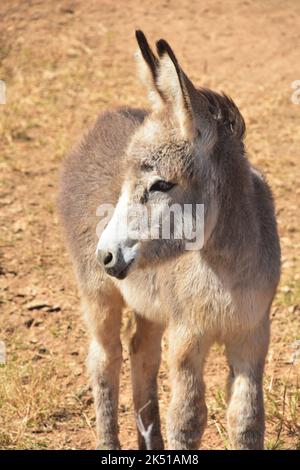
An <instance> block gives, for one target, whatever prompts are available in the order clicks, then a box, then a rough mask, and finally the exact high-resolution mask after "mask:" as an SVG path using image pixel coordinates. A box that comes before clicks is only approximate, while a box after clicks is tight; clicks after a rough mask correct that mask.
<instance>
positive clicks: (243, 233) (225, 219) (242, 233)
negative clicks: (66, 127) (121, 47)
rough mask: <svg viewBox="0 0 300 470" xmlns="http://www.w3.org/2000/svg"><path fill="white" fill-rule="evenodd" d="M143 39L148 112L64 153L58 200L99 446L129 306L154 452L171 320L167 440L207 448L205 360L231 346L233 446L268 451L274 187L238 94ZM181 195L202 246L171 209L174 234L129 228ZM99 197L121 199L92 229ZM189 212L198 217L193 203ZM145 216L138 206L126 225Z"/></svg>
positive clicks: (111, 419) (107, 435) (100, 125)
mask: <svg viewBox="0 0 300 470" xmlns="http://www.w3.org/2000/svg"><path fill="white" fill-rule="evenodd" d="M136 37H137V42H138V45H139V51H138V53H137V61H138V66H139V72H140V75H141V79H142V80H143V82H144V83H145V85H146V87H147V89H148V92H149V97H150V102H151V111H149V112H148V111H144V110H139V109H131V108H121V109H117V110H115V111H108V112H105V113H103V114H101V115H100V117H99V118H98V120H97V122H96V124H95V126H94V128H93V129H92V130H91V131H90V132H89V133H88V134H87V135H86V136H85V137H84V138H83V140H81V142H80V143H79V145H78V146H77V147H75V148H74V149H73V151H72V152H71V154H70V155H69V156H68V157H67V159H66V161H65V164H64V170H63V174H62V181H61V188H60V196H59V207H60V213H61V218H62V221H63V224H64V227H65V230H66V236H67V243H68V246H69V249H70V253H71V256H72V259H73V262H74V265H75V269H76V273H77V279H78V284H79V287H80V292H81V298H82V304H83V308H84V312H85V317H86V320H87V324H88V327H89V330H90V333H91V347H90V354H89V361H88V363H89V369H90V373H91V376H92V383H93V393H94V398H95V405H96V421H97V432H98V447H99V448H106V449H118V448H120V443H119V439H118V424H117V410H118V394H119V375H120V368H121V364H122V347H121V341H120V326H121V314H122V310H123V309H124V307H128V308H130V309H131V310H132V311H134V315H135V319H136V330H135V332H134V334H132V337H131V339H130V358H131V371H132V386H133V400H134V408H135V411H136V412H138V411H139V410H140V409H142V408H144V409H143V413H142V421H143V424H144V426H145V428H147V427H149V426H151V436H150V437H151V448H152V449H162V448H163V439H162V435H161V429H160V417H159V406H158V393H157V373H158V369H159V365H160V356H161V339H162V335H163V332H164V330H165V328H167V330H168V337H169V348H168V357H169V371H170V379H171V385H172V398H171V403H170V405H169V410H168V414H167V446H168V449H197V448H198V447H199V445H200V440H201V436H202V434H203V431H204V428H205V425H206V420H207V408H206V404H205V385H204V382H203V368H204V362H205V358H206V356H207V353H208V351H209V348H210V346H211V345H212V344H213V343H214V342H218V343H220V344H224V346H225V351H226V357H227V360H228V365H229V370H230V372H229V378H228V387H227V388H228V412H227V421H228V433H229V437H230V441H231V445H232V448H235V449H262V448H263V446H264V405H263V388H262V381H263V370H264V363H265V357H266V353H267V350H268V344H269V312H270V307H271V303H272V300H273V297H274V295H275V292H276V287H277V284H278V282H279V277H280V246H279V240H278V234H277V227H276V220H275V215H274V206H273V201H272V195H271V191H270V189H269V187H268V185H267V183H266V182H265V180H264V178H263V177H262V175H261V174H260V173H259V172H258V171H257V170H256V169H254V168H253V167H252V166H251V164H250V163H249V161H248V159H247V157H246V154H245V148H244V144H243V138H244V133H245V123H244V120H243V117H242V116H241V114H240V112H239V110H238V108H237V107H236V105H235V104H234V103H233V101H232V100H231V99H230V98H228V97H227V96H225V95H220V94H217V93H215V92H212V91H210V90H207V89H198V88H196V87H195V86H194V85H193V84H192V82H191V81H190V80H189V78H188V77H187V76H186V74H185V73H184V71H183V70H182V68H181V67H180V65H179V63H178V61H177V59H176V57H175V55H174V53H173V51H172V49H171V48H170V46H169V45H168V43H167V42H166V41H164V40H160V41H158V42H157V43H156V48H157V55H156V54H154V53H153V51H152V50H151V49H150V47H149V44H148V42H147V40H146V38H145V36H144V34H143V33H142V32H141V31H137V32H136ZM186 203H188V204H192V205H193V204H194V205H195V204H198V203H199V204H203V205H204V216H203V217H204V235H203V246H202V248H201V249H200V248H199V249H194V250H191V249H186V246H187V242H188V241H190V240H187V238H186V239H185V238H184V237H182V238H181V239H179V238H178V239H177V238H175V237H174V236H172V234H174V226H175V225H176V223H177V222H176V220H177V219H174V221H173V223H172V224H171V225H172V227H171V233H170V237H169V238H167V237H165V238H163V237H162V236H159V237H156V238H155V239H154V238H151V237H148V238H144V237H130V236H127V237H126V236H121V232H122V230H120V226H121V220H122V218H123V215H124V213H125V212H126V211H127V209H128V207H129V206H130V205H132V204H138V205H140V206H142V207H144V208H146V209H149V210H150V209H151V208H154V207H155V211H156V213H157V212H158V213H159V214H163V213H164V211H165V209H166V208H167V207H170V206H171V205H172V204H177V206H179V207H183V205H184V204H186ZM101 204H111V205H113V206H114V208H115V209H114V212H113V214H112V217H111V218H110V220H109V221H108V223H107V225H106V226H103V228H102V229H101V230H100V233H99V230H98V235H99V237H98V235H97V233H96V232H97V224H98V223H99V217H98V216H97V215H96V212H97V208H98V207H99V205H101ZM191 213H192V218H193V221H195V218H196V211H195V210H192V212H191ZM137 218H138V216H137V217H136V218H135V217H134V216H131V218H130V222H128V224H129V226H131V225H132V224H133V226H136V224H137ZM149 220H150V216H149ZM158 220H160V221H162V217H161V218H159V219H158ZM146 404H147V406H145V405H146ZM138 441H139V448H140V449H143V448H145V447H146V442H145V437H144V435H143V433H141V432H140V430H139V429H138Z"/></svg>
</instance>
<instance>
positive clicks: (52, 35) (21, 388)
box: [0, 0, 300, 449]
mask: <svg viewBox="0 0 300 470" xmlns="http://www.w3.org/2000/svg"><path fill="white" fill-rule="evenodd" d="M152 4H153V5H152V9H151V10H150V9H149V7H148V6H147V5H146V4H143V3H142V2H137V1H134V0H128V1H127V2H126V3H125V2H121V1H117V2H111V1H108V0H101V2H99V1H96V0H90V1H89V3H88V7H87V6H86V5H87V4H86V2H83V1H82V0H77V1H72V2H70V1H52V2H38V1H31V2H21V1H19V0H13V1H8V0H2V2H1V6H0V15H1V16H3V18H2V32H1V39H0V79H2V80H5V82H6V85H7V104H6V105H5V106H1V107H0V135H1V139H0V168H1V182H0V191H1V198H0V205H1V213H0V217H1V235H0V244H1V255H0V287H1V299H0V305H1V316H0V339H1V340H3V341H5V343H6V346H7V364H6V365H5V366H1V367H0V429H1V432H0V448H2V449H25V448H32V449H41V448H49V449H53V448H59V449H62V448H64V449H71V448H93V447H94V443H95V436H94V411H93V405H92V399H91V392H90V389H89V387H88V381H87V378H86V375H85V364H84V363H85V355H86V350H87V338H86V333H85V330H84V327H83V324H82V320H81V316H80V312H79V302H78V297H77V293H76V286H75V283H74V280H73V275H72V270H71V267H70V263H69V260H68V257H67V255H66V253H65V251H64V248H63V243H62V240H61V234H60V230H59V226H58V223H57V216H56V211H55V194H56V184H57V175H58V168H59V164H60V161H61V159H62V157H63V155H64V154H65V153H66V151H67V150H68V148H69V147H70V145H71V143H72V142H74V141H75V140H76V139H77V138H78V136H79V135H80V134H81V132H82V130H83V129H84V128H86V127H87V126H88V125H90V124H91V123H92V122H93V121H94V119H95V117H96V115H97V113H98V111H99V110H101V109H104V108H107V107H111V106H115V105H119V104H127V105H135V106H144V105H145V104H146V99H145V96H144V92H143V88H142V86H141V85H139V84H138V83H137V80H136V78H135V73H134V68H133V60H132V54H133V51H134V49H135V45H134V39H133V30H134V28H135V27H136V26H139V27H141V28H144V29H145V31H146V32H148V34H149V35H150V38H151V40H155V39H158V38H159V37H160V36H161V35H164V36H166V38H167V39H169V40H170V42H171V43H172V45H173V46H174V48H175V50H176V52H177V55H178V57H179V58H182V62H183V65H184V67H185V69H186V70H187V71H188V72H189V73H190V74H191V76H192V78H193V79H194V80H195V81H196V82H197V83H199V84H200V83H201V84H202V85H204V86H211V87H213V88H215V89H217V90H220V89H223V90H224V91H226V92H227V93H229V94H231V95H232V96H233V98H234V99H236V101H237V103H238V105H239V106H240V107H241V110H242V112H243V114H244V115H245V117H246V122H247V125H248V137H247V145H248V149H249V153H250V155H251V160H252V161H253V162H254V163H255V164H257V165H258V166H259V167H260V168H261V169H263V170H264V171H265V173H266V174H267V176H268V179H269V181H270V184H271V186H272V188H273V190H274V194H275V199H276V207H277V214H278V223H279V230H280V235H281V242H282V251H283V268H282V281H281V284H280V288H279V291H278V295H277V297H276V301H275V303H274V306H273V309H272V322H273V325H272V342H271V347H270V352H269V356H268V362H267V367H266V375H265V397H266V418H267V432H266V445H267V448H268V449H299V448H300V438H299V435H300V428H299V427H300V423H299V414H300V412H299V408H300V407H299V395H300V389H299V363H297V362H296V361H295V363H294V364H292V363H291V362H292V355H293V350H292V346H291V345H292V344H293V343H294V342H295V340H299V338H300V337H299V331H300V320H299V312H300V274H299V273H300V260H299V248H300V236H299V225H298V214H297V210H298V203H299V195H300V189H299V181H300V177H299V164H298V159H299V140H300V126H299V114H300V106H296V105H292V104H291V101H290V95H291V87H290V84H291V82H292V81H294V80H296V79H299V78H300V77H299V69H298V71H297V70H296V69H295V66H296V64H298V53H299V51H297V48H296V47H295V44H297V40H299V28H297V18H299V13H300V5H299V4H298V3H297V2H294V1H292V0H288V1H283V0H282V1H281V0H270V1H269V2H265V3H262V2H260V1H254V2H251V3H250V2H247V1H245V2H244V1H241V0H229V1H228V2H225V3H224V2H222V1H221V0H215V1H213V0H210V1H209V2H205V5H204V4H203V5H202V3H201V5H200V4H199V5H196V4H194V2H189V1H187V0H181V1H178V2H176V5H175V2H170V1H167V0H165V1H164V2H158V1H156V0H154V3H153V2H152ZM196 16H197V18H198V21H197V22H195V17H196ZM178 31H180V34H178ZM233 72H235V73H233ZM297 74H298V75H297ZM41 304H46V305H48V307H47V306H44V307H41V306H40V305H41ZM164 351H165V347H164ZM225 376H226V364H225V361H224V359H223V358H222V350H221V349H220V348H217V347H215V348H214V349H213V351H212V352H211V354H210V357H209V360H208V362H207V368H206V377H207V380H206V381H207V402H208V408H209V420H208V428H207V431H206V433H205V436H204V439H203V448H205V449H211V448H224V447H226V448H228V446H229V444H228V438H227V433H226V426H225V409H226V403H225V395H224V383H225ZM168 399H169V386H168V380H167V367H166V361H165V358H164V360H163V363H162V368H161V372H160V403H161V409H162V416H163V417H164V416H165V412H166V407H167V403H168ZM131 405H132V404H131V390H130V381H129V360H128V353H127V351H126V349H125V354H124V365H123V371H122V381H121V397H120V411H119V413H120V425H121V426H120V427H121V441H122V444H123V447H124V448H135V446H136V438H135V431H134V417H133V412H132V406H131Z"/></svg>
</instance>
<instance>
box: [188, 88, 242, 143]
mask: <svg viewBox="0 0 300 470" xmlns="http://www.w3.org/2000/svg"><path fill="white" fill-rule="evenodd" d="M197 91H198V93H199V94H200V96H201V97H202V99H204V100H205V101H206V103H207V106H208V112H209V114H210V115H211V117H212V119H215V120H216V121H217V122H218V124H219V125H220V126H221V127H222V128H223V129H224V130H225V131H226V132H227V133H228V134H230V135H233V136H235V137H236V138H238V139H239V140H241V141H242V140H243V139H244V137H245V133H246V125H245V121H244V118H243V116H242V115H241V113H240V111H239V109H238V107H237V105H236V104H235V103H234V101H233V100H232V99H231V98H230V97H229V96H227V95H225V93H222V94H219V93H216V92H214V91H212V90H209V89H207V88H199V89H197Z"/></svg>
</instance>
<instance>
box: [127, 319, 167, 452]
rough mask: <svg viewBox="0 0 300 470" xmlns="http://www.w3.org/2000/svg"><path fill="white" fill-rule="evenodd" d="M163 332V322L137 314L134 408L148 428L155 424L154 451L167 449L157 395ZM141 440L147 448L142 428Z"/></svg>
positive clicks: (133, 350) (133, 346)
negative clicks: (165, 447)
mask: <svg viewBox="0 0 300 470" xmlns="http://www.w3.org/2000/svg"><path fill="white" fill-rule="evenodd" d="M163 331H164V327H163V326H162V325H160V324H157V323H154V322H151V321H149V320H147V319H145V318H142V317H141V316H140V315H136V331H135V333H134V335H133V336H132V338H131V341H130V359H131V374H132V388H133V402H134V409H135V412H136V413H137V415H140V418H141V420H142V423H143V426H144V428H145V429H149V426H151V428H150V429H151V432H150V435H149V441H150V447H151V449H152V450H154V449H155V450H159V449H163V448H164V443H163V439H162V435H161V430H160V417H159V407H158V396H157V373H158V369H159V365H160V356H161V338H162V334H163ZM138 441H139V449H147V442H145V439H144V437H143V436H142V435H141V432H140V431H139V430H138ZM148 447H149V445H148Z"/></svg>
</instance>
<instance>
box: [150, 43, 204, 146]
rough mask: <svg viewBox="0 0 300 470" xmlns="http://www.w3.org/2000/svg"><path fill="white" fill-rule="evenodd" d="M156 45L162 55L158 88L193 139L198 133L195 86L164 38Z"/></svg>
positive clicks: (185, 131)
mask: <svg viewBox="0 0 300 470" xmlns="http://www.w3.org/2000/svg"><path fill="white" fill-rule="evenodd" d="M156 47H157V52H158V55H159V57H160V61H159V62H160V67H159V71H158V77H157V79H156V84H157V88H158V89H159V91H160V93H161V94H162V96H163V98H164V100H165V101H166V102H167V103H169V105H170V106H171V109H172V112H173V114H174V117H175V118H176V120H177V122H178V124H179V127H180V129H181V131H182V134H183V135H184V137H185V138H187V139H190V140H193V139H194V138H195V136H196V135H197V132H196V126H195V122H194V117H193V109H192V105H191V93H192V92H193V90H194V86H193V84H192V82H191V81H190V80H189V79H188V78H187V76H186V75H185V73H184V72H183V70H182V69H181V67H180V66H179V64H178V61H177V59H176V57H175V54H174V52H173V51H172V49H171V47H170V46H169V44H168V43H167V42H166V41H165V40H164V39H160V40H159V41H158V42H157V43H156Z"/></svg>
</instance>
